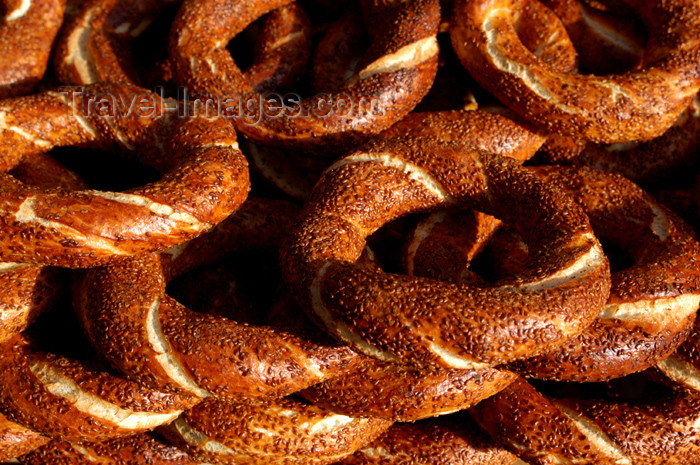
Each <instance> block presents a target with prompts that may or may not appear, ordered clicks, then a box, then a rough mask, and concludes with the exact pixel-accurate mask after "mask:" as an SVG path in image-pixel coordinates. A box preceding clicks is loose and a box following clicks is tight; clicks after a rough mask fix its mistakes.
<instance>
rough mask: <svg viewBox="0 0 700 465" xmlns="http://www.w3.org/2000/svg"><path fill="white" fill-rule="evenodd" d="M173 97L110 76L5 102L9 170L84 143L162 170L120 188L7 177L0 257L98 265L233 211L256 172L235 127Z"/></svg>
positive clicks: (162, 245)
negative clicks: (189, 112)
mask: <svg viewBox="0 0 700 465" xmlns="http://www.w3.org/2000/svg"><path fill="white" fill-rule="evenodd" d="M171 104H172V101H170V100H163V99H161V98H160V97H159V96H157V95H155V94H153V93H150V92H148V91H145V90H143V89H140V88H138V87H134V86H120V85H111V84H96V85H92V86H89V87H85V88H84V89H82V90H76V89H70V90H69V91H66V92H64V93H58V92H47V93H43V94H38V95H35V96H31V97H20V98H17V99H11V100H5V101H4V102H2V103H0V140H2V141H3V144H5V145H6V147H11V148H10V149H9V150H8V153H7V157H6V158H5V159H4V160H3V161H4V162H5V165H4V168H5V169H8V168H11V167H12V166H13V164H14V163H16V162H17V161H18V160H20V159H21V158H22V157H24V156H25V155H27V154H30V153H35V152H37V151H39V152H45V151H48V150H49V149H51V148H52V147H54V146H68V145H80V146H88V147H93V148H102V149H113V148H121V149H122V150H124V151H126V152H127V153H132V154H134V155H135V156H136V157H137V158H138V159H139V160H140V161H141V162H143V163H145V164H148V165H151V166H153V167H154V168H156V169H158V170H159V171H161V172H164V173H165V174H164V176H163V177H162V178H161V179H160V180H159V181H156V182H154V183H151V184H147V185H145V186H142V187H138V188H135V189H132V190H129V191H127V192H123V193H122V192H102V191H95V190H80V191H73V192H67V191H62V190H60V189H54V190H39V189H36V188H32V187H30V186H26V185H24V184H22V183H20V182H18V181H16V180H15V179H14V178H12V177H10V176H8V175H4V176H0V185H2V189H3V192H4V194H3V195H4V197H3V202H2V206H1V207H0V218H2V222H3V224H4V227H3V231H4V234H3V236H2V239H0V243H2V244H3V247H2V250H3V252H2V253H0V259H2V260H4V261H11V262H20V263H41V264H50V265H58V266H64V267H85V266H92V265H95V264H98V263H104V262H106V261H108V260H109V259H113V258H114V257H116V256H125V255H131V254H135V253H139V252H146V251H154V250H163V249H166V248H168V247H172V246H174V245H177V244H179V243H182V242H184V241H186V240H188V239H191V238H192V237H195V236H197V235H199V234H201V233H202V232H204V231H206V230H207V229H209V228H210V227H212V226H213V225H215V224H217V223H218V222H220V221H221V220H223V219H224V218H226V217H227V216H228V215H230V214H231V212H233V211H235V210H236V209H237V208H238V207H239V206H240V205H241V203H243V201H244V200H245V197H246V196H247V193H248V188H249V181H248V169H247V163H246V161H245V158H244V157H243V155H242V154H241V152H240V151H239V149H238V144H237V142H236V134H235V132H234V130H233V127H232V126H231V124H230V122H229V121H227V120H225V119H222V118H219V119H214V118H204V117H191V118H179V117H178V115H177V114H176V113H175V114H174V112H173V111H172V108H170V107H169V105H171ZM144 108H145V110H144ZM143 111H145V113H144V112H143Z"/></svg>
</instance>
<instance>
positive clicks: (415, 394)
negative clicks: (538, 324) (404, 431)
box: [300, 360, 516, 422]
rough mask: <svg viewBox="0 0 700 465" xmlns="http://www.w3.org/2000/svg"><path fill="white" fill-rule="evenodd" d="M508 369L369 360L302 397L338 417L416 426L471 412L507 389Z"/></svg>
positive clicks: (512, 378) (306, 390)
mask: <svg viewBox="0 0 700 465" xmlns="http://www.w3.org/2000/svg"><path fill="white" fill-rule="evenodd" d="M515 377H516V376H515V375H514V374H513V373H511V372H508V371H505V370H497V369H495V368H486V369H482V370H434V369H433V370H431V369H420V370H419V369H411V368H409V367H403V366H400V365H393V364H389V363H383V362H380V361H377V360H366V361H364V362H363V363H362V364H361V366H360V367H359V368H356V369H354V370H353V371H352V372H350V373H349V374H347V375H343V376H338V377H336V378H333V379H330V380H328V381H324V382H322V383H320V384H317V385H315V386H312V387H311V388H308V389H305V390H304V391H301V392H300V395H302V396H303V397H304V398H305V399H307V400H309V401H310V402H312V403H313V404H314V405H318V406H319V407H324V408H327V409H329V410H332V411H334V412H338V413H343V414H346V415H355V416H362V417H374V418H385V419H389V420H393V421H404V422H405V421H416V420H420V419H423V418H428V417H434V416H438V415H445V414H448V413H452V412H455V411H458V410H464V409H467V408H469V407H471V406H473V405H476V404H477V403H479V402H480V401H481V400H482V399H485V398H487V397H490V396H492V395H493V394H495V393H496V392H498V391H500V390H501V389H503V388H505V387H506V386H507V385H508V384H510V383H511V382H512V381H513V380H514V379H515Z"/></svg>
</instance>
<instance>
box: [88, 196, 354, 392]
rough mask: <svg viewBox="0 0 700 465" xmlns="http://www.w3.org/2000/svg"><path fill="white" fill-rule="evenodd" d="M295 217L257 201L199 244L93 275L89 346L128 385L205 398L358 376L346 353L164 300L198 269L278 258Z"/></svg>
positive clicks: (286, 207) (283, 207)
mask: <svg viewBox="0 0 700 465" xmlns="http://www.w3.org/2000/svg"><path fill="white" fill-rule="evenodd" d="M284 211H286V212H287V214H288V216H286V217H285V216H284V214H283V212H284ZM294 212H296V208H295V207H294V206H292V205H290V204H289V203H287V202H282V201H259V200H258V201H256V200H253V201H251V202H249V203H246V204H245V207H243V208H242V210H241V211H240V212H239V213H237V214H236V215H234V216H232V217H231V219H230V220H227V221H226V222H224V223H222V224H221V225H219V226H218V227H217V228H215V229H214V230H213V231H212V232H210V233H209V234H207V235H205V236H203V237H202V238H201V239H199V240H197V241H195V242H192V243H189V244H185V245H184V246H183V247H180V248H176V249H173V250H171V251H168V252H166V253H163V254H161V255H160V256H158V255H156V254H150V255H148V254H146V255H140V256H137V257H133V258H130V259H126V260H122V261H121V262H119V263H115V264H113V265H109V266H105V267H100V268H94V269H92V270H89V271H88V272H87V273H86V275H85V276H83V278H82V279H81V281H80V282H79V283H78V284H77V286H76V289H75V293H74V305H75V307H76V309H77V310H78V313H79V315H80V317H81V320H82V323H83V327H84V329H85V331H86V333H87V335H88V337H89V338H90V339H91V341H92V342H93V344H94V345H95V347H96V348H97V349H98V350H99V351H100V352H101V353H103V354H104V355H105V356H106V358H107V359H108V360H110V361H111V363H112V364H113V365H115V366H117V367H118V368H119V369H120V370H121V371H122V372H124V373H127V374H128V375H129V377H130V378H132V379H136V380H138V381H140V382H142V383H144V384H146V385H149V386H152V387H157V388H158V389H164V390H169V391H175V392H188V393H190V394H196V395H199V396H208V395H214V396H217V397H223V398H234V399H237V398H240V397H241V396H248V397H261V396H276V397H278V396H283V395H287V394H291V393H293V392H295V391H298V390H299V389H302V388H305V387H308V386H310V385H312V384H314V383H317V382H319V381H321V380H323V379H325V378H327V377H329V376H334V375H337V374H340V373H343V372H344V371H345V370H347V369H349V368H351V367H353V366H354V365H355V364H356V363H358V362H359V359H358V358H357V357H356V356H353V355H351V354H348V353H347V352H344V351H343V352H339V351H338V350H337V349H335V348H332V347H324V346H319V345H315V344H313V343H310V342H308V341H306V340H304V339H302V338H298V337H294V336H292V335H289V334H286V333H283V332H279V331H275V330H273V329H271V328H268V327H255V326H249V325H246V324H240V323H237V322H234V321H231V320H228V319H226V318H223V317H215V316H212V315H202V314H198V313H195V312H192V311H191V310H189V309H187V308H185V307H184V306H182V305H181V304H179V303H178V302H176V301H175V300H174V299H172V298H170V297H168V296H167V295H166V294H165V283H166V280H167V279H169V278H171V277H173V276H175V275H177V274H180V273H182V272H184V271H186V270H187V269H189V268H191V267H194V266H197V265H201V264H203V263H206V262H207V261H209V262H211V261H213V260H220V259H222V258H223V257H224V256H225V254H226V253H234V252H236V251H237V250H240V249H241V248H242V247H247V248H249V249H251V248H259V247H266V248H268V249H274V248H275V247H276V246H277V244H278V243H279V241H280V240H281V235H282V234H284V233H285V232H286V231H287V229H288V228H289V227H290V223H291V218H292V217H293V215H294ZM134 348H138V350H134ZM343 354H344V355H343ZM166 357H167V359H165V358H166ZM177 367H182V368H181V370H182V374H181V375H177V374H176V372H177V370H180V368H177ZM173 370H175V371H173ZM183 380H184V381H183Z"/></svg>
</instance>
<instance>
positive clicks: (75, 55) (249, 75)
mask: <svg viewBox="0 0 700 465" xmlns="http://www.w3.org/2000/svg"><path fill="white" fill-rule="evenodd" d="M178 3H179V2H178V1H175V0H148V1H143V0H127V1H121V0H120V1H115V0H92V1H88V2H86V3H85V4H84V5H82V7H81V9H80V12H79V14H78V15H77V16H76V17H75V18H74V19H73V20H72V21H71V22H70V23H69V24H68V25H67V27H66V28H65V30H64V31H63V33H62V35H61V37H60V39H59V43H58V48H57V51H56V68H57V74H58V76H59V78H60V79H61V81H62V82H65V83H71V84H76V85H81V84H82V85H87V84H93V83H96V82H104V81H109V82H113V83H120V84H134V83H140V79H139V78H138V76H137V74H138V73H137V71H136V70H135V69H134V60H133V59H132V53H131V48H132V47H133V44H134V42H135V40H136V39H137V38H138V37H139V36H141V35H142V34H143V32H144V31H145V30H146V29H147V28H148V27H149V26H150V25H151V24H152V23H153V22H154V21H155V20H156V19H157V18H158V17H159V16H160V15H162V14H163V13H164V12H165V11H167V9H168V8H170V7H172V6H176V5H177V4H178ZM310 35H311V29H310V24H309V19H308V17H307V16H306V13H305V12H304V10H303V9H302V8H301V7H299V6H298V5H296V4H291V5H285V6H282V7H280V8H277V9H274V10H272V11H271V12H270V13H269V14H268V15H267V16H266V17H264V18H263V19H262V24H261V32H260V35H259V36H260V40H259V42H258V43H257V44H256V47H255V49H254V61H253V64H252V65H251V67H250V68H249V69H248V70H246V72H245V73H244V75H245V77H246V79H247V80H248V82H250V84H251V86H252V87H253V88H255V89H256V90H258V91H264V90H267V89H278V88H286V87H288V86H289V85H290V84H292V83H293V82H294V81H295V80H296V79H298V77H299V76H300V75H301V74H302V73H303V71H304V68H305V66H306V62H307V60H308V58H309V53H310V48H311V44H310ZM162 66H164V67H166V68H167V67H169V66H170V65H169V63H168V62H167V60H166V61H165V63H163V64H162ZM166 74H167V73H166ZM161 84H162V83H161Z"/></svg>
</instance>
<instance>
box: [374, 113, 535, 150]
mask: <svg viewBox="0 0 700 465" xmlns="http://www.w3.org/2000/svg"><path fill="white" fill-rule="evenodd" d="M405 136H408V137H426V138H437V139H439V140H442V141H445V142H460V143H464V144H468V145H470V146H472V147H475V148H478V149H480V150H484V151H486V152H491V153H497V154H499V155H507V156H509V157H512V158H515V159H516V160H518V161H520V162H524V161H526V160H529V159H530V158H532V156H533V155H534V154H535V152H537V150H538V149H539V148H540V147H541V146H542V144H543V143H544V142H545V140H546V139H547V137H546V136H545V135H543V134H540V133H538V132H537V130H536V129H535V128H533V127H531V126H530V125H528V124H527V123H523V122H521V121H518V120H517V119H514V118H511V117H509V116H506V115H501V114H497V113H491V112H488V111H483V110H471V111H439V112H425V113H411V114H410V115H407V116H406V117H405V118H403V119H402V120H401V121H399V122H398V123H396V124H395V125H393V126H392V127H390V128H389V129H387V130H385V131H383V132H382V133H381V134H380V137H387V138H389V137H405Z"/></svg>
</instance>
